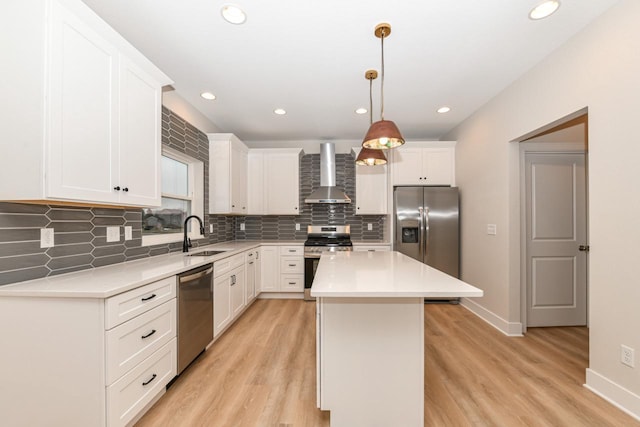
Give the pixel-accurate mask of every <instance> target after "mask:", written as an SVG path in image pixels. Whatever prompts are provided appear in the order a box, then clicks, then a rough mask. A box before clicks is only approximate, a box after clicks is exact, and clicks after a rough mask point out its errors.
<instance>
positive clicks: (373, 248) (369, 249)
mask: <svg viewBox="0 0 640 427" xmlns="http://www.w3.org/2000/svg"><path fill="white" fill-rule="evenodd" d="M353 250H354V251H356V252H377V251H382V252H389V251H390V250H391V247H390V246H354V247H353Z"/></svg>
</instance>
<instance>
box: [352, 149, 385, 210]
mask: <svg viewBox="0 0 640 427" xmlns="http://www.w3.org/2000/svg"><path fill="white" fill-rule="evenodd" d="M361 148H362V147H354V148H353V149H352V150H353V152H354V153H355V157H356V158H357V157H358V154H359V153H360V149H361ZM387 182H388V181H387V165H380V166H358V165H356V207H355V214H356V215H386V214H387Z"/></svg>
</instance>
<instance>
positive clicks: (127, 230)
mask: <svg viewBox="0 0 640 427" xmlns="http://www.w3.org/2000/svg"><path fill="white" fill-rule="evenodd" d="M131 239H133V227H132V226H130V225H127V226H125V227H124V240H131Z"/></svg>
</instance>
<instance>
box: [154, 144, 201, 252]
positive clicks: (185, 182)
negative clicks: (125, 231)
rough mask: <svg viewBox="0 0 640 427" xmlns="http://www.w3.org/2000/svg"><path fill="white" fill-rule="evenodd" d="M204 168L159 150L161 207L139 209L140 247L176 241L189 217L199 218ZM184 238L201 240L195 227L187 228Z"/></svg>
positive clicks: (177, 153)
mask: <svg viewBox="0 0 640 427" xmlns="http://www.w3.org/2000/svg"><path fill="white" fill-rule="evenodd" d="M203 170H204V165H203V163H202V162H201V161H199V160H196V159H193V158H191V157H189V156H187V155H185V154H182V153H180V152H178V151H175V150H172V149H170V148H163V150H162V167H161V175H162V181H161V182H162V187H161V191H162V206H160V207H158V208H145V209H143V210H142V245H143V246H148V245H156V244H162V243H170V242H179V241H181V240H182V238H183V224H184V220H185V218H186V217H188V216H189V215H198V216H199V217H200V218H202V217H203V213H204V209H203V207H204V206H203V205H204V173H203ZM188 227H189V232H188V236H189V237H190V238H191V239H194V240H195V239H201V238H203V236H201V235H200V233H199V230H198V227H192V224H191V222H190V223H189V225H188Z"/></svg>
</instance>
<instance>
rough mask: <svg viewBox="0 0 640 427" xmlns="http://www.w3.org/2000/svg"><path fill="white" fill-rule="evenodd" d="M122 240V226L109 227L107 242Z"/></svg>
mask: <svg viewBox="0 0 640 427" xmlns="http://www.w3.org/2000/svg"><path fill="white" fill-rule="evenodd" d="M119 241H120V227H107V242H119Z"/></svg>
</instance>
